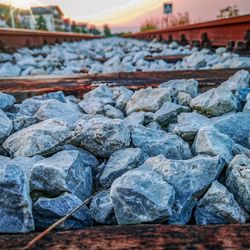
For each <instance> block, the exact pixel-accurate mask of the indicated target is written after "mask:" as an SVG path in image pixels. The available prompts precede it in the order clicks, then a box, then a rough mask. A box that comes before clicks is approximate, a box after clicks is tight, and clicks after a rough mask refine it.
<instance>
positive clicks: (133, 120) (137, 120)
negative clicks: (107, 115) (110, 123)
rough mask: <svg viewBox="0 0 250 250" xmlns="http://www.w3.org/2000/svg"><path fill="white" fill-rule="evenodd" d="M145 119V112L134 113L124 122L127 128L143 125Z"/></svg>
mask: <svg viewBox="0 0 250 250" xmlns="http://www.w3.org/2000/svg"><path fill="white" fill-rule="evenodd" d="M144 119H145V112H143V111H140V112H133V113H132V114H130V115H128V116H127V117H126V118H125V119H124V120H123V122H124V123H125V124H126V125H127V126H131V125H143V123H144Z"/></svg>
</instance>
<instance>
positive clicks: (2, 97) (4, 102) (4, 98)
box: [0, 92, 16, 110]
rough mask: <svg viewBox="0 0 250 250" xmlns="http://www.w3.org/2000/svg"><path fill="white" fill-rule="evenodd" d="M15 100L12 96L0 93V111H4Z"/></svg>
mask: <svg viewBox="0 0 250 250" xmlns="http://www.w3.org/2000/svg"><path fill="white" fill-rule="evenodd" d="M15 102H16V98H15V97H14V96H12V95H8V94H5V93H2V92H0V109H2V110H6V109H8V108H10V107H12V106H13V105H14V103H15Z"/></svg>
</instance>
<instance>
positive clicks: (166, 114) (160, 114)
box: [154, 102, 189, 127]
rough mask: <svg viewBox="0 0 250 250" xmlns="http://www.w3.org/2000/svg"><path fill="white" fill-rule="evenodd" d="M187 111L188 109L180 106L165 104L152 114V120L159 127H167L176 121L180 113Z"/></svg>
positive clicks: (170, 103)
mask: <svg viewBox="0 0 250 250" xmlns="http://www.w3.org/2000/svg"><path fill="white" fill-rule="evenodd" d="M187 111H189V108H188V107H185V106H180V105H178V104H175V103H172V102H165V103H164V104H163V105H162V107H161V108H160V109H159V110H157V111H156V112H155V114H154V120H155V121H156V122H158V123H159V124H160V125H161V126H163V127H167V126H168V125H169V124H170V123H175V122H176V121H177V116H178V115H179V114H180V113H182V112H187Z"/></svg>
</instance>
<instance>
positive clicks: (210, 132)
mask: <svg viewBox="0 0 250 250" xmlns="http://www.w3.org/2000/svg"><path fill="white" fill-rule="evenodd" d="M234 144H235V143H234V141H233V140H231V139H230V138H229V137H228V136H227V135H225V134H222V133H220V132H219V131H218V130H217V129H215V128H214V127H213V126H207V127H202V128H201V129H199V131H198V133H197V134H196V137H195V140H194V143H193V145H192V149H193V151H194V153H195V154H196V155H197V154H207V155H211V156H216V155H218V156H220V157H221V158H222V159H224V160H225V161H226V163H227V164H228V163H229V162H230V161H231V160H232V158H233V146H234Z"/></svg>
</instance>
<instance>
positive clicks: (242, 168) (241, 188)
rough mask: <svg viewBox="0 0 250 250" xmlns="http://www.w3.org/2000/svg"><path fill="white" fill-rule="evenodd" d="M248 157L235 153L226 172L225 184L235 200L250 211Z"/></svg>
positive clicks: (249, 160) (249, 165)
mask: <svg viewBox="0 0 250 250" xmlns="http://www.w3.org/2000/svg"><path fill="white" fill-rule="evenodd" d="M249 178H250V158H248V157H247V156H245V155H236V156H235V157H234V158H233V160H232V161H231V162H230V164H229V166H228V169H227V172H226V186H227V187H228V189H229V191H230V192H231V193H232V194H233V195H234V197H235V199H236V200H237V202H238V203H239V204H240V205H241V206H242V207H243V208H244V209H245V210H246V211H247V212H250V182H249Z"/></svg>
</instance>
